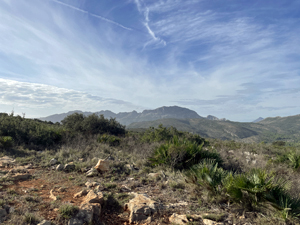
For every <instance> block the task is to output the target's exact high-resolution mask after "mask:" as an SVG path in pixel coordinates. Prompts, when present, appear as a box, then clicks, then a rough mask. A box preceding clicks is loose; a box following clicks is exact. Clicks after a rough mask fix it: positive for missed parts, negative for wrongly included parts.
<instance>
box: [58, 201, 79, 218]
mask: <svg viewBox="0 0 300 225" xmlns="http://www.w3.org/2000/svg"><path fill="white" fill-rule="evenodd" d="M77 212H78V207H77V206H74V205H71V204H65V205H62V206H60V207H59V213H60V215H61V216H62V217H63V218H65V219H70V218H71V217H72V216H74V215H75V214H76V213H77Z"/></svg>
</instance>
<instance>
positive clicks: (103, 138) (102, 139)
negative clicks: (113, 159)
mask: <svg viewBox="0 0 300 225" xmlns="http://www.w3.org/2000/svg"><path fill="white" fill-rule="evenodd" d="M97 141H98V142H99V143H105V144H108V145H109V146H119V145H120V142H121V139H120V138H119V137H116V136H114V135H109V134H103V135H99V136H98V139H97Z"/></svg>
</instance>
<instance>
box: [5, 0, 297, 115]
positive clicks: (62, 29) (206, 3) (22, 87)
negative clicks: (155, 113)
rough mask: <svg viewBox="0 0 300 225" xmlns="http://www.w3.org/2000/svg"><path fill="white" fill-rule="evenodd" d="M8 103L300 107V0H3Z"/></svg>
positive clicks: (235, 109) (30, 106)
mask: <svg viewBox="0 0 300 225" xmlns="http://www.w3.org/2000/svg"><path fill="white" fill-rule="evenodd" d="M0 96H1V97H0V111H1V112H8V113H9V112H11V111H12V110H14V111H15V113H16V114H21V113H25V114H26V117H42V116H48V115H51V114H54V113H62V112H67V111H70V110H83V111H100V110H106V109H108V110H112V111H114V112H124V111H132V110H137V111H142V110H144V109H154V108H157V107H160V106H172V105H178V106H182V107H187V108H190V109H193V110H195V111H196V112H198V114H199V115H201V116H206V115H208V114H211V115H214V116H217V117H219V118H224V117H225V118H227V119H230V120H233V121H252V120H254V119H256V118H257V117H259V116H261V117H269V116H289V115H296V114H299V111H300V101H299V97H300V1H298V0H295V1H293V0H289V1H285V0H281V1H279V0H272V1H271V0H264V1H259V0H252V1H246V0H214V1H211V0H101V1H99V0H26V1H20V0H1V1H0Z"/></svg>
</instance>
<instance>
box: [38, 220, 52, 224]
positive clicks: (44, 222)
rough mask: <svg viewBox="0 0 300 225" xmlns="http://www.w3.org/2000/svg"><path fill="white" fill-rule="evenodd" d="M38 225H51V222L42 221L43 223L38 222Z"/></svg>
mask: <svg viewBox="0 0 300 225" xmlns="http://www.w3.org/2000/svg"><path fill="white" fill-rule="evenodd" d="M38 225H51V221H48V220H43V221H42V222H40V223H39V224H38Z"/></svg>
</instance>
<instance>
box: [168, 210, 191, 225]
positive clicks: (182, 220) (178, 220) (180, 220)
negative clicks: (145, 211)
mask: <svg viewBox="0 0 300 225" xmlns="http://www.w3.org/2000/svg"><path fill="white" fill-rule="evenodd" d="M169 221H170V222H171V223H174V224H178V225H181V224H187V223H188V222H189V221H188V218H187V217H186V215H178V214H176V213H173V215H172V216H171V217H170V218H169Z"/></svg>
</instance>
